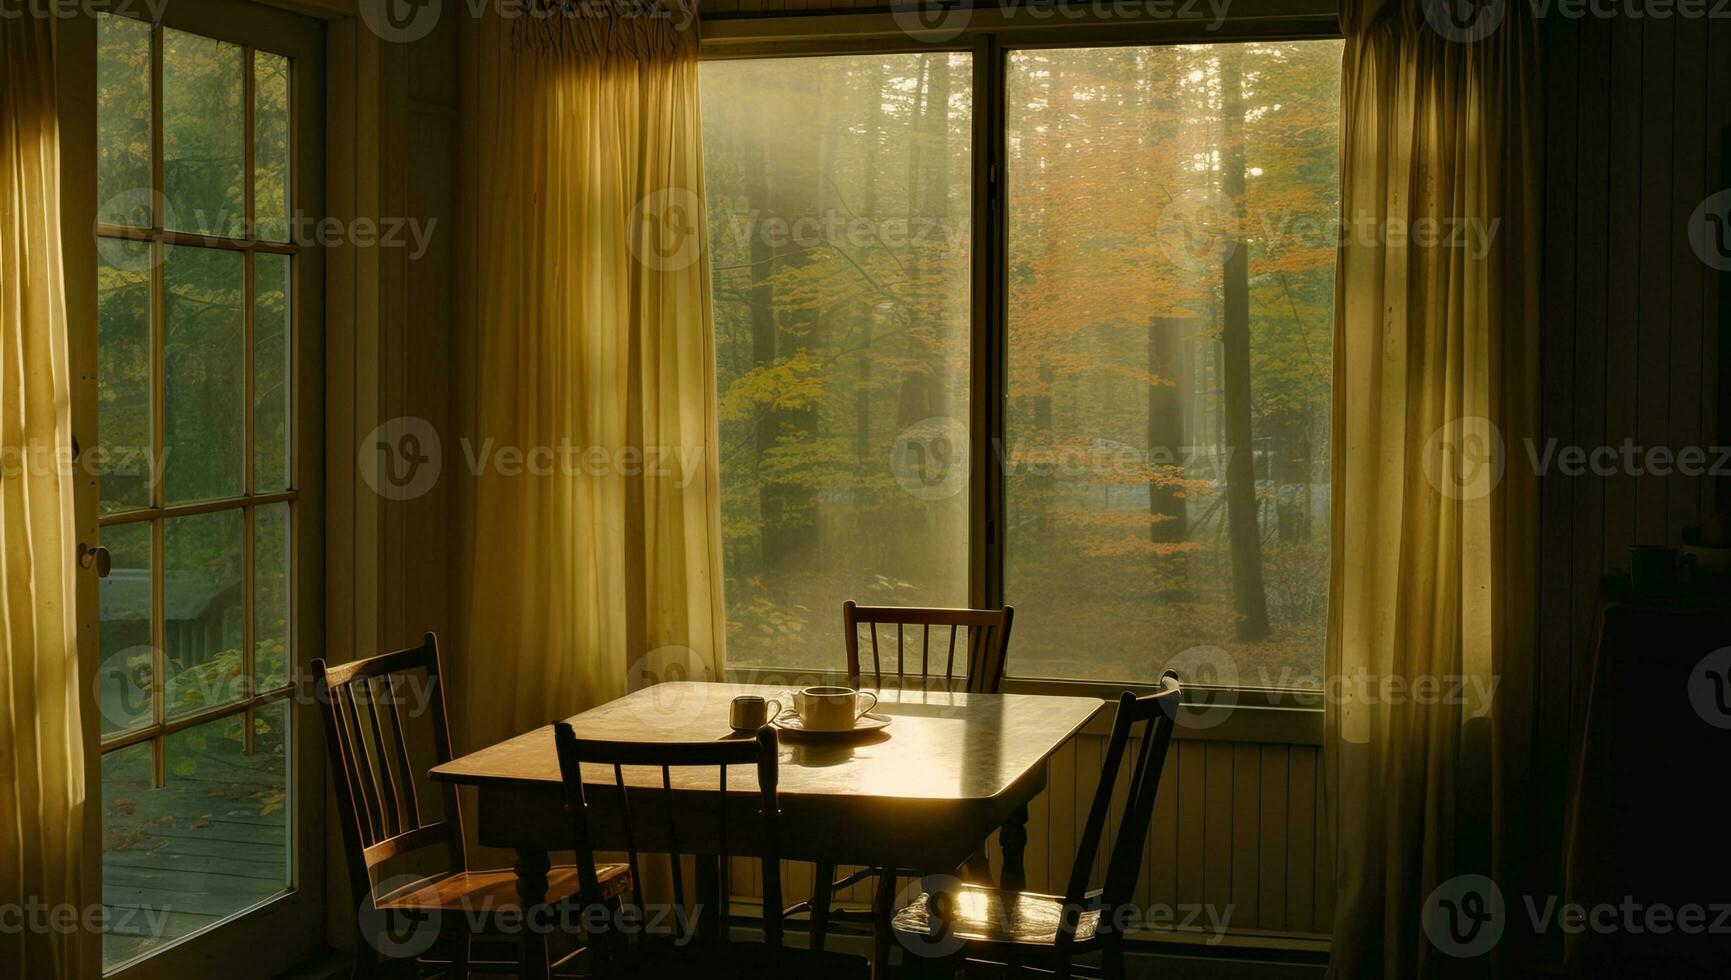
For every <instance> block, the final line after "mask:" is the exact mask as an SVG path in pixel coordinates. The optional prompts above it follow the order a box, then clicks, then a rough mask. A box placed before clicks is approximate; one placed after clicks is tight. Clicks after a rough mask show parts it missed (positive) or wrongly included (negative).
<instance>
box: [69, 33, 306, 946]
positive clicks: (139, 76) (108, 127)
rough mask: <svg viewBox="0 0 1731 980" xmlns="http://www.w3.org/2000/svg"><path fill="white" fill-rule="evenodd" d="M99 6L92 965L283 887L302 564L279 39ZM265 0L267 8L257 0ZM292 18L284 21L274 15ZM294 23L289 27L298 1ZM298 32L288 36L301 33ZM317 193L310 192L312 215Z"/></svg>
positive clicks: (283, 57)
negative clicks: (96, 895) (98, 909)
mask: <svg viewBox="0 0 1731 980" xmlns="http://www.w3.org/2000/svg"><path fill="white" fill-rule="evenodd" d="M246 16H247V15H246V14H245V13H244V12H241V11H237V10H233V9H228V11H227V13H226V15H225V16H222V17H213V18H209V19H205V18H200V19H198V20H197V23H200V24H206V23H208V24H209V25H211V27H212V30H211V33H212V34H220V35H224V36H207V35H206V34H204V33H200V32H199V31H198V29H192V30H182V29H179V28H177V27H176V26H174V25H173V24H165V23H155V24H152V23H147V22H144V21H140V20H134V19H131V18H128V17H124V16H119V15H107V14H104V15H99V16H98V18H97V25H96V56H97V57H96V82H95V95H96V160H95V170H96V196H97V207H96V236H97V242H96V275H95V282H96V321H97V322H96V330H95V346H96V367H97V370H96V374H97V380H96V403H97V404H96V427H97V446H96V447H95V450H94V453H95V457H94V458H95V467H96V470H97V472H98V474H99V480H98V487H99V489H98V493H97V496H98V503H97V510H98V514H99V524H100V529H101V543H102V546H103V547H104V548H105V549H106V550H107V553H108V556H109V558H110V560H111V566H110V567H109V568H108V571H107V574H106V575H105V576H104V577H103V578H102V580H101V583H100V585H99V586H98V593H97V594H98V619H99V631H100V641H99V652H98V664H97V670H96V690H95V692H94V694H95V697H94V702H95V707H96V710H97V713H98V715H99V718H100V722H99V727H100V737H101V786H100V793H99V795H98V799H99V801H100V802H99V806H100V820H101V827H102V836H101V847H102V852H101V873H102V903H103V906H104V912H105V914H104V917H103V922H104V936H103V967H104V970H105V972H110V973H112V972H116V971H119V970H125V969H127V968H128V967H130V966H132V965H134V964H137V963H139V962H141V961H143V960H145V959H147V958H149V957H152V956H153V954H157V953H160V952H162V951H164V950H166V949H169V948H171V947H175V946H179V945H182V944H184V943H186V942H187V941H189V940H192V937H195V936H199V935H200V934H203V933H206V932H208V931H209V930H212V929H213V928H214V927H217V926H221V925H223V924H225V923H229V922H231V921H234V920H237V919H239V918H241V917H244V916H246V915H247V914H248V913H250V912H253V911H256V910H260V909H263V908H265V907H267V906H269V905H271V904H272V903H273V902H277V901H279V900H281V899H283V898H284V897H285V896H291V895H292V894H293V893H294V891H295V889H296V887H297V881H298V875H297V845H296V840H297V832H298V830H299V827H298V825H297V822H298V819H299V818H298V817H297V813H298V812H299V811H298V808H297V802H298V800H299V796H300V790H301V787H300V786H299V785H298V784H299V782H300V781H299V780H298V779H297V778H296V772H297V763H298V759H297V755H298V752H299V750H298V748H297V745H296V741H297V739H296V735H297V728H298V726H299V725H301V724H302V721H301V719H300V715H299V706H297V705H296V704H295V703H294V698H293V693H294V688H293V686H292V680H293V678H292V675H293V669H294V666H295V665H296V664H297V663H298V662H299V659H300V658H299V654H300V651H299V650H298V649H297V637H298V636H300V635H302V626H303V624H302V623H301V621H300V615H299V610H300V609H301V603H302V599H303V597H302V596H301V595H300V591H301V585H300V583H302V582H303V581H304V576H303V574H302V573H303V571H304V569H303V563H305V562H307V561H309V560H312V561H316V560H317V555H316V553H311V552H310V551H309V549H307V548H306V547H303V546H302V542H304V541H306V540H307V535H306V533H305V532H306V530H307V529H305V528H303V527H302V526H301V525H302V522H303V520H304V519H305V510H304V507H303V503H304V501H303V499H302V493H303V484H302V482H301V478H302V472H301V470H302V468H301V467H300V466H299V465H297V464H298V462H299V460H298V457H299V456H300V447H303V446H308V445H312V444H313V443H311V442H308V441H305V440H303V435H304V434H303V433H302V432H301V431H300V428H301V423H300V418H301V415H300V412H301V409H302V407H303V406H302V404H301V393H300V387H299V385H298V384H297V379H298V378H299V377H300V376H301V374H300V372H302V371H303V370H305V367H304V364H303V363H302V360H301V358H300V352H301V350H302V349H303V348H302V339H303V338H302V333H303V331H304V330H305V329H306V328H307V326H308V325H309V324H316V323H317V322H318V316H319V311H318V310H316V309H303V308H302V307H303V301H304V299H305V298H306V296H307V295H309V293H308V292H306V291H304V290H303V288H302V287H303V282H302V278H303V276H304V275H305V274H306V272H307V269H306V268H305V262H306V260H307V258H308V256H307V255H306V254H304V253H303V248H304V246H303V245H302V244H300V243H297V242H296V241H295V240H294V238H293V235H292V231H293V229H294V228H296V227H298V225H297V224H296V221H295V218H294V216H295V215H297V214H304V213H307V212H305V211H304V210H303V209H304V208H305V207H309V206H310V207H317V206H318V205H317V202H313V201H305V202H303V201H299V200H297V199H296V198H297V193H298V191H297V188H300V187H305V186H307V184H306V183H305V182H304V181H303V180H301V179H300V175H299V174H298V173H297V169H298V168H299V167H301V166H305V165H306V160H305V158H304V155H303V154H302V152H301V150H302V147H300V146H299V145H298V143H299V134H300V133H301V132H302V131H303V130H302V129H301V127H304V126H306V125H307V124H308V123H309V122H311V121H313V120H316V119H317V118H318V116H317V115H316V113H317V109H318V107H317V106H316V105H302V104H300V103H301V97H300V95H299V94H297V93H304V91H305V89H304V88H299V87H297V85H296V80H297V75H298V73H301V72H305V71H308V70H312V71H321V70H322V69H321V68H320V67H319V66H317V65H309V64H303V63H301V61H302V59H301V57H300V54H301V50H297V45H296V42H304V41H305V40H307V39H309V38H311V39H316V38H317V37H318V36H319V33H320V32H316V31H313V30H312V29H311V28H309V29H308V30H307V31H303V32H301V33H300V34H299V35H295V34H294V33H292V32H287V33H284V32H278V36H280V37H284V38H286V40H284V42H283V44H282V49H281V50H272V49H271V48H270V46H269V45H268V44H260V43H259V39H260V37H269V36H271V33H272V32H271V30H270V27H271V22H270V21H269V20H268V19H267V20H266V21H263V22H258V23H247V22H246V21H245V18H246ZM261 16H264V17H266V18H269V17H272V16H277V14H276V12H265V13H263V14H261ZM297 21H298V19H297ZM305 23H307V24H310V23H311V22H305ZM301 49H304V50H313V49H310V48H307V47H306V45H305V44H304V43H302V44H301ZM313 213H315V214H316V212H313Z"/></svg>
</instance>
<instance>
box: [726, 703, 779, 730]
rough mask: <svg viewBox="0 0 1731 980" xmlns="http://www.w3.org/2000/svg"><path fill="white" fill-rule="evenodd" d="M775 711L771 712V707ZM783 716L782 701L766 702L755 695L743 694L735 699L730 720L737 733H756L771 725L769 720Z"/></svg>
mask: <svg viewBox="0 0 1731 980" xmlns="http://www.w3.org/2000/svg"><path fill="white" fill-rule="evenodd" d="M772 704H773V705H775V710H774V711H771V710H769V706H770V705H772ZM779 714H781V701H780V700H778V699H776V698H770V699H768V700H765V699H763V698H761V697H758V696H757V695H755V694H741V695H740V696H739V697H736V698H734V699H733V710H732V711H731V712H730V713H729V720H730V722H731V723H732V725H733V730H734V731H736V732H755V731H757V730H758V729H760V728H762V727H763V726H765V725H767V724H769V720H770V719H771V718H774V717H775V716H776V715H779Z"/></svg>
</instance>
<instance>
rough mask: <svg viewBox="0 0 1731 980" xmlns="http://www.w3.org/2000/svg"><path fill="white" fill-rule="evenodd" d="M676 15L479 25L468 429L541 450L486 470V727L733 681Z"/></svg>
mask: <svg viewBox="0 0 1731 980" xmlns="http://www.w3.org/2000/svg"><path fill="white" fill-rule="evenodd" d="M644 9H645V12H648V11H650V10H652V9H655V8H650V7H646V8H644ZM660 10H661V11H662V12H661V13H657V14H656V15H655V16H654V17H653V18H645V17H636V18H629V19H627V20H621V21H597V20H595V19H594V18H585V19H573V18H569V17H564V16H554V17H548V18H538V19H520V20H518V21H516V22H514V23H506V22H502V21H500V20H498V19H497V18H490V19H488V20H484V21H483V22H482V23H481V24H480V25H479V27H478V30H479V31H480V32H481V36H480V37H479V39H478V40H477V41H476V44H475V51H476V54H475V65H474V71H475V75H476V77H477V79H478V80H479V82H480V89H481V90H480V91H479V92H478V94H477V96H476V103H477V116H478V118H479V119H480V120H481V122H482V125H483V129H482V131H481V132H478V133H477V134H476V136H477V139H478V141H479V145H480V156H479V159H478V161H477V164H476V176H477V180H478V181H479V186H480V187H482V188H484V189H485V191H484V193H480V194H477V195H476V198H477V201H476V204H475V205H474V207H475V213H473V214H472V215H471V218H470V220H471V222H472V223H471V225H470V227H472V228H474V230H475V246H474V247H475V252H474V256H473V258H474V262H475V265H474V276H475V290H474V308H475V313H474V331H475V336H474V350H475V353H474V367H473V370H474V380H473V383H472V386H473V395H472V397H473V403H474V407H473V418H472V419H471V420H470V423H471V427H470V432H469V433H468V437H469V438H470V439H472V440H473V445H474V446H475V447H478V450H480V452H477V453H476V454H475V455H476V458H477V459H479V458H481V455H482V452H487V451H493V450H498V449H500V448H504V447H515V448H520V449H521V450H523V451H524V452H525V453H528V452H531V451H536V452H539V454H540V455H538V456H537V457H535V458H536V459H538V460H539V461H541V463H542V464H543V465H538V466H537V467H535V468H534V470H533V471H528V470H525V471H521V472H507V471H506V468H504V467H500V466H496V465H488V464H487V463H486V462H483V463H482V465H480V466H479V467H478V473H477V474H476V477H475V484H474V495H473V501H474V503H473V514H472V521H470V522H466V523H467V524H468V526H469V527H471V528H472V531H471V547H470V551H471V554H472V562H471V565H472V570H471V575H472V581H473V583H474V585H473V588H472V598H471V601H470V604H469V609H468V617H467V622H468V629H467V634H468V642H467V643H466V644H465V646H464V649H463V650H462V651H461V653H460V656H461V658H462V659H463V661H464V664H465V667H464V671H463V682H462V688H461V690H460V691H459V692H458V698H459V700H460V701H461V702H462V705H463V708H462V712H461V718H462V722H463V723H462V725H461V728H460V731H459V736H460V737H461V738H462V740H463V741H465V742H466V743H467V744H469V745H482V744H487V743H489V742H492V741H495V740H497V739H500V738H504V737H507V736H510V735H513V734H516V733H518V732H521V731H524V730H527V729H529V728H532V727H534V726H536V725H541V724H544V723H546V722H548V721H551V720H553V719H556V718H561V717H565V716H568V715H570V714H572V713H574V712H576V711H579V710H581V709H584V708H587V707H590V706H592V705H595V704H599V703H602V702H605V701H607V700H610V699H612V698H615V697H618V696H620V695H621V694H624V693H625V692H626V691H627V690H628V689H631V688H634V687H636V686H638V685H639V684H641V683H644V682H645V681H646V680H670V679H682V678H686V677H691V678H695V679H701V678H705V677H711V678H713V677H719V676H720V671H721V662H722V642H723V632H724V627H723V616H722V605H721V576H720V572H721V567H720V566H721V559H720V517H719V511H718V509H717V508H718V496H717V490H716V481H717V464H716V454H715V452H714V446H715V438H716V407H715V405H716V402H715V379H714V366H715V365H714V351H713V347H712V334H711V329H710V298H709V265H708V249H707V242H706V240H705V239H704V231H703V176H702V163H701V138H700V130H699V125H698V92H697V57H696V54H697V49H696V25H695V23H694V22H693V21H691V20H689V19H686V18H683V17H675V16H671V14H670V13H667V12H669V11H672V12H677V11H676V10H675V9H674V8H660ZM663 14H666V15H665V16H664V15H663ZM492 458H493V459H495V460H496V459H497V458H498V457H497V456H493V457H492Z"/></svg>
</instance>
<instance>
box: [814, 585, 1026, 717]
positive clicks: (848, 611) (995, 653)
mask: <svg viewBox="0 0 1731 980" xmlns="http://www.w3.org/2000/svg"><path fill="white" fill-rule="evenodd" d="M1015 612H1016V611H1015V609H1014V608H1012V607H1010V606H1005V607H1004V608H1002V609H923V608H917V607H913V606H906V607H902V606H861V605H858V604H856V603H854V602H853V600H851V599H850V600H848V601H847V602H844V603H842V606H841V621H842V633H843V636H844V638H845V642H846V644H847V677H848V683H849V684H850V685H852V686H853V687H859V686H860V681H861V679H862V677H863V676H864V674H865V671H863V670H862V669H861V667H862V665H861V663H860V627H861V626H864V627H866V628H867V631H868V633H869V635H870V637H871V651H870V652H871V682H872V683H871V686H872V687H876V688H883V687H884V686H885V685H884V666H883V655H884V653H885V652H886V651H885V649H884V647H885V646H886V645H887V640H888V637H887V636H885V637H883V640H885V641H886V642H884V643H880V642H879V640H880V638H879V635H878V632H879V631H878V628H879V627H880V626H882V627H886V629H885V630H884V632H885V633H886V634H887V632H888V630H887V627H890V626H893V627H895V633H896V649H895V674H894V678H895V685H894V686H895V687H897V688H902V687H906V686H908V681H909V680H912V681H913V682H914V686H916V687H920V688H926V689H929V688H930V687H931V686H932V681H933V679H934V677H936V676H937V675H936V674H934V673H933V671H932V666H933V664H932V658H933V655H934V653H935V654H936V655H937V656H939V657H940V658H941V659H942V661H943V664H942V666H943V678H944V686H943V690H946V691H953V690H956V689H957V685H958V682H959V683H960V689H961V690H962V691H964V692H967V693H970V694H996V693H998V687H999V686H1000V685H1001V684H1003V682H1004V662H1005V658H1006V657H1007V656H1008V655H1009V651H1010V622H1011V619H1012V618H1013V617H1014V615H1015ZM933 627H936V628H937V634H938V642H939V644H940V646H939V647H938V648H937V649H936V650H935V651H934V649H933V647H932V632H933ZM910 629H912V630H914V631H916V632H917V633H918V634H919V671H918V673H914V672H913V669H912V668H913V663H912V660H911V656H910V652H909V649H908V644H909V641H910V640H911V639H912V637H910V636H909V635H908V633H909V631H910ZM958 638H960V639H961V645H962V649H961V654H962V663H961V666H962V670H963V673H962V674H961V675H957V673H956V652H957V651H956V641H957V639H958Z"/></svg>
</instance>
